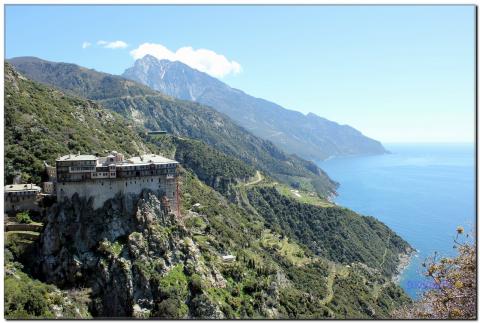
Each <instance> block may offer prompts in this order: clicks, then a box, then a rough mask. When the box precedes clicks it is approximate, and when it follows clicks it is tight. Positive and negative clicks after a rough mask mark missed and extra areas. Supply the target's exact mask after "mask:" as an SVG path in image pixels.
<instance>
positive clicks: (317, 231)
mask: <svg viewBox="0 0 480 323" xmlns="http://www.w3.org/2000/svg"><path fill="white" fill-rule="evenodd" d="M248 198H249V201H250V203H251V204H252V205H253V206H254V207H255V208H256V209H257V210H258V213H259V214H261V215H262V216H263V218H264V219H265V221H266V222H267V223H268V225H269V227H270V228H272V230H274V231H276V232H285V233H287V234H288V235H290V236H291V237H295V238H296V239H297V240H298V241H301V242H302V243H304V244H305V245H306V246H308V247H309V248H310V250H312V252H314V253H315V254H317V255H319V256H323V257H326V258H327V259H330V260H332V261H336V262H340V263H345V264H349V263H351V262H357V261H359V262H363V263H365V264H368V265H369V266H370V267H372V268H377V269H379V270H381V271H382V272H383V273H384V274H386V275H388V276H391V275H393V274H394V273H395V270H396V267H397V265H398V261H399V259H398V254H399V253H406V252H408V251H409V250H410V246H409V245H408V243H406V242H405V241H404V240H402V239H401V238H400V237H399V236H398V235H396V234H395V233H394V232H393V231H392V230H390V229H389V228H388V227H387V226H386V225H384V224H383V223H381V222H380V221H378V220H376V219H374V218H372V217H364V216H359V215H358V214H356V213H354V212H352V211H350V210H348V209H345V208H340V207H336V206H335V207H326V208H322V207H317V206H314V205H308V204H304V203H300V202H298V201H295V200H293V199H290V198H287V197H285V196H282V195H280V194H279V193H278V192H277V190H276V189H274V188H268V187H260V188H253V189H251V190H249V192H248ZM385 237H390V239H385ZM319 242H321V243H319ZM385 250H387V251H388V252H387V253H385Z"/></svg>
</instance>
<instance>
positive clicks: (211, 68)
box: [130, 43, 242, 77]
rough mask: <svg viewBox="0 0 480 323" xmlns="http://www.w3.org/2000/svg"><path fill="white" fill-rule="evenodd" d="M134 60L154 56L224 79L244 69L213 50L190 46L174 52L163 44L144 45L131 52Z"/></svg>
mask: <svg viewBox="0 0 480 323" xmlns="http://www.w3.org/2000/svg"><path fill="white" fill-rule="evenodd" d="M130 54H131V55H132V57H133V58H134V59H140V58H142V57H144V56H145V55H152V56H154V57H156V58H158V59H168V60H170V61H180V62H182V63H184V64H186V65H188V66H190V67H192V68H194V69H196V70H199V71H201V72H205V73H207V74H210V75H211V76H214V77H224V76H226V75H228V74H237V73H240V71H241V69H242V67H241V66H240V64H239V63H238V62H236V61H233V60H228V59H227V58H226V57H225V56H223V55H221V54H218V53H216V52H214V51H212V50H209V49H204V48H199V49H194V48H192V47H190V46H186V47H181V48H179V49H177V51H175V52H173V51H171V50H170V49H168V48H167V47H165V46H163V45H162V44H155V43H143V44H141V45H140V46H138V47H137V48H136V49H134V50H132V51H131V52H130Z"/></svg>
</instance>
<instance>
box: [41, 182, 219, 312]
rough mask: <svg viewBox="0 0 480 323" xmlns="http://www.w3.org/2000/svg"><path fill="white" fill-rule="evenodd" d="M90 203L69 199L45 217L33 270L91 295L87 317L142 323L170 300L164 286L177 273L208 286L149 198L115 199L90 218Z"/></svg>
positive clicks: (172, 221) (171, 220)
mask: <svg viewBox="0 0 480 323" xmlns="http://www.w3.org/2000/svg"><path fill="white" fill-rule="evenodd" d="M91 202H92V201H91V200H85V199H80V198H78V196H76V195H75V196H74V197H73V198H72V199H71V200H68V201H66V202H65V203H63V204H59V205H56V206H55V207H53V208H52V209H51V211H50V212H49V214H48V217H47V221H46V227H45V231H44V233H43V235H42V240H41V243H40V253H39V256H38V259H37V262H38V265H39V266H38V270H39V271H40V272H39V273H38V275H39V276H43V277H44V279H45V280H46V281H47V282H50V283H54V284H56V285H57V286H61V287H63V288H73V287H89V288H91V295H90V296H91V299H92V303H91V312H92V314H93V315H94V316H100V317H102V316H109V317H112V316H113V317H128V316H149V315H150V313H151V312H152V311H153V312H155V311H156V310H158V309H159V306H162V301H165V300H170V299H171V298H172V297H170V296H172V295H169V291H168V288H170V287H171V286H167V287H168V288H165V286H164V285H165V284H167V283H166V282H164V278H165V277H168V275H169V272H178V271H179V269H180V268H186V269H187V271H191V274H195V273H196V274H198V275H200V276H204V278H205V279H209V280H211V281H213V282H215V281H216V278H215V277H214V276H211V275H209V274H207V273H206V272H204V271H203V268H204V266H203V265H202V264H201V263H200V262H199V253H198V249H197V248H196V246H195V244H194V243H193V241H192V240H191V239H189V238H188V237H187V231H186V229H185V227H184V226H183V224H182V222H181V221H180V220H179V219H178V218H176V217H175V215H174V214H172V213H167V212H165V211H164V210H162V209H161V207H160V201H159V198H158V197H157V196H155V195H154V194H153V193H152V192H148V191H144V192H143V193H142V196H141V197H140V198H138V199H135V198H134V197H133V196H117V197H116V198H114V199H111V200H109V201H107V202H106V203H105V204H104V206H103V207H102V208H101V209H97V210H93V207H92V203H91ZM182 271H183V270H182ZM182 271H180V272H179V273H177V274H178V275H180V276H182V275H183V272H182ZM176 283H179V284H181V281H180V282H176ZM167 285H168V284H167ZM183 287H186V285H185V286H183ZM180 289H181V288H180ZM190 296H192V295H190ZM191 298H192V301H193V297H191ZM196 301H197V303H200V304H197V307H199V308H200V307H201V308H202V310H203V312H204V315H205V317H208V318H220V317H221V312H219V311H217V310H216V308H215V306H214V305H212V304H209V303H208V302H205V301H200V302H199V301H198V300H196ZM170 302H173V303H174V302H175V300H173V301H170ZM164 305H168V304H164ZM181 310H182V309H181ZM183 310H184V311H185V312H184V313H183V314H184V315H188V309H187V308H183Z"/></svg>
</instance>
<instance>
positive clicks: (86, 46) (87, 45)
mask: <svg viewBox="0 0 480 323" xmlns="http://www.w3.org/2000/svg"><path fill="white" fill-rule="evenodd" d="M90 46H92V43H89V42H88V41H84V42H83V43H82V48H83V49H85V48H88V47H90Z"/></svg>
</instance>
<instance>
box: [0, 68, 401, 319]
mask: <svg viewBox="0 0 480 323" xmlns="http://www.w3.org/2000/svg"><path fill="white" fill-rule="evenodd" d="M5 72H6V73H5V93H6V102H5V118H6V120H7V119H8V122H7V121H6V123H5V141H6V146H5V155H6V157H5V164H6V167H7V165H11V166H12V167H15V168H19V169H20V170H21V171H22V172H24V173H25V174H28V176H29V177H30V178H31V179H38V178H40V177H41V176H42V170H41V169H40V168H37V167H33V168H31V167H30V164H29V163H20V164H18V165H17V163H19V162H20V160H16V159H14V158H15V154H13V153H11V151H14V150H15V151H19V152H22V153H23V154H24V155H25V157H24V158H27V157H28V158H29V160H31V161H32V163H38V162H40V161H41V160H42V159H44V158H47V159H48V158H51V157H50V155H51V154H53V155H55V154H57V153H64V152H65V151H66V150H68V149H70V147H74V148H75V149H81V150H82V151H95V150H96V151H101V150H102V149H115V150H117V151H119V152H122V153H124V154H136V153H138V151H140V150H148V151H151V152H161V153H162V154H165V155H167V156H169V157H172V156H174V157H175V156H176V157H175V158H178V159H179V160H182V158H183V165H182V166H183V167H182V168H181V171H180V191H181V193H182V196H181V203H182V205H181V211H182V215H183V216H182V218H176V217H174V216H172V214H165V213H164V212H163V211H162V210H161V209H160V208H159V207H158V205H159V201H158V198H157V197H155V196H154V195H152V194H149V193H148V192H145V193H144V194H143V195H142V196H141V197H140V198H139V200H138V201H137V203H136V204H135V205H133V206H132V207H133V209H128V208H122V207H120V206H121V205H124V203H122V199H123V198H125V197H121V196H120V197H118V198H116V200H112V201H110V202H108V203H109V204H108V205H105V206H104V208H100V209H97V210H93V209H92V208H91V205H90V204H88V203H87V201H85V200H82V199H79V198H73V199H72V200H71V201H68V202H65V203H61V204H55V205H54V206H53V207H52V208H50V209H49V210H47V212H46V217H45V218H44V219H43V222H44V227H45V229H44V231H43V232H42V234H41V236H40V239H39V241H37V242H34V243H30V245H29V247H28V248H23V247H22V246H24V245H25V244H26V243H27V242H26V241H24V240H23V239H19V240H15V239H13V237H12V235H7V243H6V247H7V251H6V254H8V257H6V268H7V269H8V270H7V271H6V277H5V279H6V284H7V283H8V286H9V288H10V290H16V291H17V293H12V294H6V295H5V296H6V304H8V307H6V316H7V317H9V318H15V317H17V318H19V317H37V318H38V317H52V316H54V315H57V314H58V315H61V316H60V317H63V318H69V317H73V316H76V315H77V314H75V313H77V312H76V311H77V309H78V310H79V311H80V312H78V313H81V317H89V316H90V315H91V316H93V317H119V316H120V317H136V318H148V317H156V318H207V319H209V318H210V319H214V318H216V319H218V318H343V317H345V316H346V317H348V318H387V317H389V313H390V312H391V311H392V310H393V309H394V308H397V307H398V306H400V305H404V304H408V303H409V299H408V297H407V296H406V295H405V293H404V292H403V291H402V290H401V289H400V288H399V287H398V286H397V285H395V284H394V283H392V282H391V281H390V279H389V278H388V276H387V275H384V274H382V271H381V268H373V267H372V268H371V267H369V266H370V265H372V266H376V265H375V264H376V263H377V261H378V260H379V259H378V255H377V254H375V253H370V254H368V253H365V254H363V250H367V249H368V248H369V247H368V245H367V243H368V242H366V241H364V240H362V239H357V238H356V239H355V241H356V242H355V243H356V246H355V248H356V247H359V250H355V251H354V250H349V248H352V246H351V245H349V244H345V245H344V247H345V248H346V249H345V250H348V251H351V254H352V257H351V258H349V259H348V261H349V262H350V261H351V262H352V263H349V265H348V266H347V265H346V264H342V262H345V261H344V260H343V259H338V260H337V259H336V257H337V255H335V254H334V253H331V254H330V255H329V256H325V257H324V255H323V254H316V252H315V249H314V248H312V247H311V245H309V243H308V241H307V240H302V239H301V237H300V236H299V235H298V234H297V233H296V232H293V231H288V230H284V229H283V228H282V226H281V225H274V222H275V221H273V220H272V219H271V218H270V217H269V214H272V212H273V214H275V215H276V216H278V219H281V221H283V220H284V219H283V217H284V216H285V215H284V214H285V213H288V214H291V218H290V220H294V219H296V218H297V217H298V216H300V215H299V214H298V213H299V212H297V211H298V209H299V208H300V209H301V206H299V205H298V204H297V203H296V202H295V201H293V200H292V199H289V198H280V197H275V194H271V195H270V196H268V195H266V194H263V193H262V196H263V197H262V199H263V200H265V201H268V200H270V199H272V198H275V199H277V200H278V201H280V204H281V205H279V206H276V205H271V206H268V205H263V206H262V207H258V206H257V205H256V204H258V203H256V202H255V201H256V200H255V199H252V198H250V200H251V203H250V205H243V203H241V202H240V203H237V202H235V201H233V202H231V201H229V200H228V199H227V198H226V196H230V195H231V194H230V193H231V190H235V189H236V187H237V186H239V187H247V188H246V189H247V190H248V191H250V190H252V192H255V191H257V187H256V186H254V185H252V186H246V185H244V184H243V183H244V181H245V179H247V178H249V177H252V175H253V174H254V172H256V171H257V170H258V169H255V168H253V167H252V166H250V165H248V164H246V163H245V162H243V161H242V160H240V159H237V158H235V157H234V156H229V155H226V154H224V153H223V152H221V151H218V150H216V149H215V148H212V147H209V146H208V145H206V144H205V143H203V142H201V141H197V140H191V139H189V138H178V137H175V136H163V137H158V138H155V137H153V138H152V137H148V136H145V134H144V129H136V128H134V127H129V124H128V122H129V121H126V120H125V119H124V118H123V117H121V116H119V115H117V114H116V113H113V112H111V111H108V110H106V109H104V108H103V107H102V106H101V105H98V104H95V103H92V102H89V101H87V100H83V99H79V98H75V97H72V96H69V95H68V94H65V93H62V92H60V91H58V90H56V89H53V88H51V87H49V86H46V85H42V84H38V83H36V82H32V81H30V80H28V79H26V78H25V77H23V76H22V75H19V74H17V73H16V72H15V71H14V70H13V69H12V68H11V67H10V66H9V65H8V64H6V65H5ZM96 115H97V116H102V117H101V118H100V117H97V118H94V117H90V116H96ZM107 115H108V116H109V117H108V118H105V116H107ZM74 116H75V117H74ZM105 119H107V120H108V121H103V120H105ZM76 124H79V125H78V128H76ZM42 127H44V130H38V129H42ZM31 129H33V130H31ZM68 129H75V131H76V134H77V135H78V136H79V137H77V136H74V137H73V138H70V139H69V140H67V139H65V138H64V136H65V133H68ZM82 129H84V131H85V132H84V133H80V131H81V130H82ZM116 129H122V131H120V132H119V133H115V132H114V131H116ZM137 130H138V131H137ZM112 133H113V134H115V135H114V136H109V135H110V134H112ZM24 134H26V135H24ZM80 135H81V136H80ZM107 137H108V138H110V140H107ZM53 142H57V145H54V146H53V148H50V147H51V145H52V144H53ZM17 166H18V167H17ZM219 184H220V185H219ZM224 188H226V190H223V189H224ZM215 189H218V190H219V191H216V190H215ZM259 192H260V193H261V191H259ZM222 194H223V195H222ZM239 195H241V192H239ZM258 200H260V199H258ZM197 203H199V204H200V205H198V204H197ZM289 205H292V206H293V207H292V208H291V209H290V211H289ZM306 209H308V210H310V211H309V212H311V213H315V212H317V213H321V212H323V211H321V210H322V208H318V207H313V206H312V208H311V209H310V208H306ZM336 212H337V216H338V217H347V218H348V219H349V221H355V222H356V223H358V224H359V225H358V226H353V227H352V228H351V229H350V230H353V231H351V232H350V233H352V234H355V235H356V237H360V236H372V235H376V236H378V241H377V240H376V241H375V248H378V249H379V250H387V251H388V252H391V253H392V255H396V256H398V254H399V253H402V252H404V251H406V247H407V246H408V244H407V243H406V242H404V241H403V240H401V238H399V237H398V239H399V240H398V241H397V243H395V244H394V245H392V244H390V243H383V244H382V241H387V240H388V237H387V235H388V234H386V233H388V232H390V231H388V230H387V229H386V228H385V227H384V226H383V225H382V224H381V223H379V222H378V221H376V220H374V219H371V218H365V217H362V216H359V215H357V214H355V213H353V212H351V211H348V213H347V211H344V210H343V209H338V210H337V211H336ZM342 212H345V213H344V214H343V215H342ZM298 219H300V220H298V221H299V223H300V224H299V225H297V226H296V228H297V229H300V226H301V225H308V224H305V222H304V220H301V218H298ZM285 220H286V221H289V220H288V219H285ZM281 221H277V222H276V223H277V224H281ZM301 223H304V224H301ZM348 225H349V224H348V223H346V222H345V221H338V223H336V224H335V225H334V226H331V228H330V230H331V231H332V232H331V235H330V237H334V236H335V234H337V235H342V236H343V235H344V234H345V232H347V227H348ZM317 228H318V226H312V228H311V229H310V232H312V233H311V235H310V236H314V237H315V239H317V241H318V243H319V244H322V245H324V246H325V250H333V249H335V244H338V241H337V240H335V239H330V238H328V239H324V238H323V234H321V231H318V233H315V232H314V231H316V230H317ZM304 229H306V228H304ZM360 231H361V232H360ZM350 233H349V234H350ZM353 236H354V235H352V237H353ZM225 254H233V255H235V256H236V261H235V262H233V263H224V262H222V260H221V255H225ZM367 256H368V257H370V258H367ZM394 258H395V257H392V258H391V259H389V260H387V261H388V262H389V263H391V264H395V263H398V261H397V262H395V259H394ZM371 260H372V261H371ZM370 261H371V262H372V263H371V264H370V263H369V262H370ZM32 278H35V279H39V280H40V281H35V280H32ZM364 282H366V283H364ZM46 284H49V285H46ZM15 288H16V289H15ZM27 290H29V292H27ZM57 295H61V297H60V296H57ZM62 295H64V296H62ZM13 297H15V298H13ZM86 307H88V312H87V313H85V311H86ZM78 315H80V314H78ZM56 317H59V316H56Z"/></svg>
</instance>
